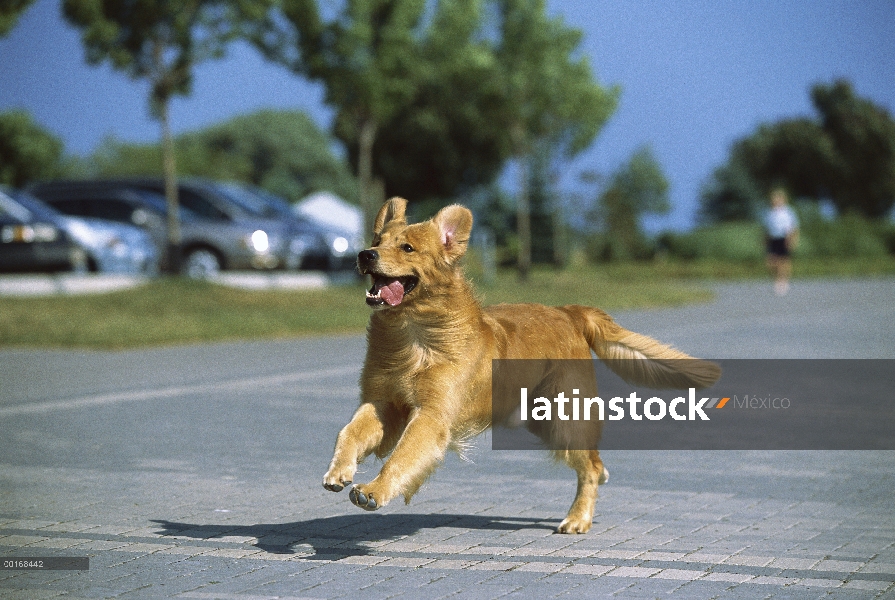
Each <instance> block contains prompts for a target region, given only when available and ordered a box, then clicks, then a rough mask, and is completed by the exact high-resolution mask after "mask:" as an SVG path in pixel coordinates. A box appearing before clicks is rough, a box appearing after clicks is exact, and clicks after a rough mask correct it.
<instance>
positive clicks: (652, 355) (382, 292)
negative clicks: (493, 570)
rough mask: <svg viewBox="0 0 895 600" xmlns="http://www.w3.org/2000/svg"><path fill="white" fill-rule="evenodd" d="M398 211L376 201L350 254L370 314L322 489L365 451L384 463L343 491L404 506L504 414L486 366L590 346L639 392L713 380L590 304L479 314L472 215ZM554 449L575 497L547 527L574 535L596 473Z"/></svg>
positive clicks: (570, 353)
mask: <svg viewBox="0 0 895 600" xmlns="http://www.w3.org/2000/svg"><path fill="white" fill-rule="evenodd" d="M406 206H407V201H406V200H404V199H402V198H392V199H391V200H388V201H387V202H386V203H385V204H384V205H383V207H382V209H381V210H380V211H379V214H378V216H377V217H376V221H375V225H374V228H373V234H374V235H373V240H372V246H371V247H370V248H369V249H367V250H364V251H362V252H361V253H360V254H359V255H358V259H357V264H358V269H359V270H360V271H361V273H363V274H365V275H370V276H371V278H372V287H371V288H370V290H369V291H368V292H367V294H366V301H367V304H368V305H369V306H370V307H372V309H373V312H372V315H371V317H370V324H369V327H368V331H367V341H368V347H367V355H366V360H365V362H364V367H363V372H362V375H361V380H360V387H361V403H360V407H359V408H358V409H357V411H356V412H355V414H354V417H353V418H352V419H351V421H350V422H349V423H348V425H346V426H345V427H344V428H343V429H342V431H341V432H340V433H339V435H338V439H337V441H336V447H335V452H334V455H333V459H332V463H331V464H330V467H329V470H328V471H327V472H326V475H324V477H323V486H324V487H325V488H326V489H327V490H330V491H333V492H339V491H341V490H342V489H344V488H345V487H347V486H349V485H351V483H352V481H353V480H354V475H355V472H356V471H357V466H358V463H359V462H361V461H363V460H364V459H365V458H366V457H367V456H369V455H370V454H375V455H376V456H377V457H379V458H381V459H384V464H383V466H382V469H381V471H380V472H379V475H377V476H376V477H375V478H374V479H373V480H372V481H370V482H369V483H360V484H355V485H354V486H353V487H352V488H351V490H350V494H349V496H350V499H351V501H352V502H353V503H354V504H355V505H357V506H359V507H361V508H363V509H366V510H376V509H377V508H380V507H382V506H385V505H386V504H388V503H389V502H390V501H391V500H392V499H394V498H395V497H396V496H399V495H401V496H403V497H404V500H405V502H408V503H409V502H410V499H411V498H412V497H413V495H414V494H415V493H416V492H417V490H419V488H420V486H421V485H422V484H423V483H424V482H425V481H426V479H427V478H428V477H429V475H430V474H431V473H432V472H433V471H434V470H435V468H436V467H437V466H438V464H439V463H440V462H441V461H442V460H443V458H444V456H445V452H446V451H447V450H448V449H450V448H452V447H454V448H456V447H457V446H462V444H463V443H464V442H465V441H467V440H468V439H470V438H471V437H473V436H475V435H477V434H479V433H481V432H483V431H484V430H486V429H487V428H488V427H490V426H491V424H492V419H493V415H496V414H500V415H508V414H510V413H511V412H512V407H511V406H503V405H501V406H497V400H496V399H495V406H494V407H493V410H492V363H491V361H492V359H501V358H505V359H527V358H555V359H587V360H590V359H591V358H592V354H591V351H593V352H594V353H596V355H597V357H598V358H600V359H603V360H605V361H607V364H608V365H609V366H610V368H612V369H613V370H614V371H616V372H618V374H619V375H620V376H622V378H623V379H625V380H626V381H629V382H630V383H634V384H639V385H647V386H650V387H663V386H664V387H674V388H681V389H684V388H687V387H696V388H702V387H707V386H709V385H711V384H712V383H714V382H715V381H716V380H717V379H718V377H719V376H720V369H719V368H718V367H717V365H715V364H713V363H710V362H706V361H700V360H695V359H691V357H689V356H687V355H686V354H684V353H682V352H679V351H677V350H674V349H672V348H670V347H668V346H665V345H663V344H661V343H659V342H657V341H655V340H653V339H651V338H649V337H646V336H643V335H640V334H637V333H633V332H630V331H627V330H626V329H623V328H622V327H620V326H619V325H617V324H616V323H615V322H614V321H613V320H612V318H611V317H609V316H608V315H607V314H606V313H604V312H603V311H601V310H599V309H596V308H589V307H586V306H563V307H558V308H553V307H547V306H543V305H539V304H504V305H497V306H491V307H488V308H482V306H481V305H480V304H479V302H478V300H477V299H476V296H475V294H474V293H473V290H472V287H471V284H470V282H469V281H468V280H467V279H466V277H465V275H464V273H463V269H462V267H461V265H460V262H461V260H460V259H461V258H462V257H463V255H464V254H465V253H466V250H467V246H468V243H469V236H470V232H471V230H472V220H473V219H472V213H471V212H470V211H469V210H468V209H466V208H464V207H463V206H460V205H452V206H448V207H446V208H444V209H442V210H441V211H439V212H438V214H436V215H435V216H434V217H433V218H432V219H430V220H428V221H425V222H422V223H417V224H408V223H407V220H406V217H405V210H406ZM632 359H637V360H632ZM681 359H690V360H681ZM529 375H530V376H532V377H542V376H543V374H529ZM535 384H536V383H535ZM593 391H594V392H595V382H594V390H593ZM592 427H594V429H593V430H591V431H587V432H585V433H586V434H587V435H593V436H596V437H599V433H600V427H602V421H599V420H597V421H595V424H594V425H593V426H592ZM536 433H537V434H538V435H541V436H542V437H544V436H548V437H549V436H551V435H553V434H551V433H550V432H546V433H545V432H536ZM594 447H595V446H594ZM554 454H555V456H556V457H557V458H558V459H561V460H563V461H564V462H566V463H567V464H568V465H569V466H570V467H571V468H572V469H574V470H575V471H576V473H577V475H578V489H577V493H576V495H575V499H574V501H573V502H572V507H571V508H570V509H569V513H568V515H567V516H566V518H565V519H564V520H563V521H562V523H561V524H560V525H559V527H558V529H557V531H558V532H560V533H585V532H587V531H588V530H589V529H590V527H591V524H592V520H593V514H594V504H595V502H596V499H597V487H598V485H599V484H601V483H604V482H605V481H606V479H607V478H608V471H607V470H606V468H605V467H604V466H603V462H602V461H601V460H600V454H599V451H597V450H554Z"/></svg>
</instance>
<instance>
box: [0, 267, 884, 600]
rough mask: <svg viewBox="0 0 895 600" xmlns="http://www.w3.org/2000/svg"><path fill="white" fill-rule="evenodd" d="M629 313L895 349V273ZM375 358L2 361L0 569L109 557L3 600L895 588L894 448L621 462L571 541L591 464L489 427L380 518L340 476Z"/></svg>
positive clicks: (801, 345) (295, 344)
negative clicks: (564, 460) (581, 475)
mask: <svg viewBox="0 0 895 600" xmlns="http://www.w3.org/2000/svg"><path fill="white" fill-rule="evenodd" d="M296 309H297V310H300V307H297V308H296ZM615 316H616V318H617V320H618V321H619V322H621V323H622V324H623V325H624V326H626V327H628V328H630V329H632V330H635V331H639V332H642V333H646V334H649V335H653V336H655V337H657V338H658V339H661V340H662V341H665V342H668V343H672V344H674V345H676V346H677V347H679V348H681V349H683V350H685V351H687V352H689V353H691V354H694V355H699V356H703V357H709V358H895V281H893V280H891V279H885V280H861V281H837V282H799V281H797V282H796V284H795V285H794V286H793V288H792V290H791V292H790V294H789V295H788V296H786V297H782V298H779V297H776V296H774V295H773V294H772V292H771V289H770V285H769V284H766V283H737V284H730V285H722V286H718V299H717V300H716V301H715V302H712V303H710V304H705V305H698V306H690V307H685V308H679V309H669V310H654V311H638V312H621V313H617V314H616V315H615ZM364 347H365V341H364V339H363V338H362V337H358V336H355V337H331V338H317V339H305V340H289V341H270V342H245V343H232V344H217V345H205V346H189V347H176V348H162V349H151V350H139V351H127V352H85V351H36V350H4V351H0V560H8V559H9V558H10V557H62V556H66V557H71V556H76V557H89V570H52V571H49V570H47V571H22V570H11V569H0V597H2V598H52V597H61V598H222V599H234V600H257V599H260V598H318V599H321V598H337V597H344V596H351V597H357V596H362V597H363V598H365V599H371V598H389V597H409V598H438V597H447V596H452V595H454V596H456V597H463V598H499V597H501V598H502V597H507V598H513V597H524V598H543V597H555V596H567V595H574V596H575V597H577V598H592V597H619V598H657V597H662V598H664V597H666V596H669V597H671V598H712V597H719V598H765V597H773V598H856V599H857V598H871V597H881V598H895V502H893V501H892V498H893V495H895V477H893V471H895V467H893V464H895V463H893V458H895V455H893V453H892V452H884V451H874V452H855V451H851V452H849V451H841V452H820V451H776V452H770V451H736V452H733V451H727V452H707V451H702V452H700V451H674V452H656V451H654V452H648V451H611V452H605V453H604V460H605V461H606V464H607V466H608V467H609V469H610V471H611V473H612V477H611V480H610V482H609V483H608V484H607V485H606V486H605V487H601V498H600V500H599V501H598V504H597V515H596V518H595V524H594V528H593V530H592V531H591V532H590V533H589V534H587V535H583V536H562V535H556V534H553V533H552V531H553V529H554V528H555V526H556V525H557V524H558V523H559V521H560V520H561V518H562V517H563V516H564V515H565V512H566V510H567V509H568V506H569V504H570V502H571V498H572V496H573V494H574V488H575V482H574V474H573V473H572V472H571V471H570V470H568V469H567V468H565V467H563V466H555V465H552V464H551V463H550V462H549V460H548V459H547V458H546V456H545V455H544V454H543V453H540V452H509V451H504V452H498V451H492V450H490V441H489V437H488V436H484V437H483V438H481V439H480V440H479V442H478V443H477V446H476V448H475V449H474V450H472V451H471V453H470V456H469V458H470V459H471V461H472V463H468V462H464V461H461V460H459V459H458V458H457V457H456V456H455V455H450V456H449V457H448V460H447V461H446V464H445V465H444V466H443V467H442V468H441V469H440V470H439V471H438V472H437V473H436V475H435V476H434V477H433V478H432V480H430V482H429V483H428V484H426V486H424V487H423V488H422V490H421V491H420V493H419V494H418V495H417V496H416V497H415V498H414V499H413V502H412V503H411V504H410V505H409V506H404V505H403V504H401V503H400V502H395V503H393V504H391V505H389V506H387V507H385V508H384V509H382V510H380V511H377V512H376V513H366V512H363V511H360V510H359V509H357V508H355V507H354V506H353V505H351V503H350V502H349V501H348V498H347V494H346V493H345V492H342V493H341V494H338V495H337V494H332V493H331V492H327V491H325V490H324V489H323V487H322V486H321V483H320V482H321V479H322V475H323V473H324V472H325V470H326V468H327V465H328V462H329V458H330V453H331V451H332V446H333V443H334V440H335V436H336V433H337V432H338V430H339V429H340V428H341V426H342V425H343V424H344V423H345V422H346V421H347V419H348V418H349V417H350V415H351V413H352V412H353V410H354V408H355V406H356V403H357V385H356V383H357V377H358V373H359V364H360V361H361V359H362V357H363V352H364ZM893 382H895V376H893ZM377 469H378V464H377V463H375V462H370V463H368V464H367V465H363V466H362V467H361V473H359V475H358V477H357V479H358V481H365V480H368V479H369V478H371V477H372V476H373V475H374V474H375V472H376V471H377ZM0 564H2V563H0Z"/></svg>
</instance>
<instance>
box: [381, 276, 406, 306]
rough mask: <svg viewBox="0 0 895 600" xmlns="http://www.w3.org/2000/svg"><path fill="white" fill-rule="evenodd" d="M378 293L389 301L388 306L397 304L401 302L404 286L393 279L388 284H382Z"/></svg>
mask: <svg viewBox="0 0 895 600" xmlns="http://www.w3.org/2000/svg"><path fill="white" fill-rule="evenodd" d="M380 295H381V296H382V299H383V300H385V301H386V302H388V303H389V306H398V305H399V304H401V300H403V299H404V286H403V285H401V282H400V281H398V280H397V279H395V280H394V281H392V282H391V283H389V284H388V285H384V286H382V291H381V292H380Z"/></svg>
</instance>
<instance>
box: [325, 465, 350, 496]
mask: <svg viewBox="0 0 895 600" xmlns="http://www.w3.org/2000/svg"><path fill="white" fill-rule="evenodd" d="M351 477H352V475H351V474H350V473H349V472H348V470H347V469H346V470H342V471H341V472H339V471H338V470H334V469H330V470H329V471H327V473H326V475H324V476H323V487H325V488H326V489H328V490H329V491H331V492H341V491H342V490H344V489H345V488H346V487H348V486H349V485H351Z"/></svg>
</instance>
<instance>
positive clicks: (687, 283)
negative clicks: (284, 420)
mask: <svg viewBox="0 0 895 600" xmlns="http://www.w3.org/2000/svg"><path fill="white" fill-rule="evenodd" d="M794 265H795V266H794V271H795V277H796V278H798V277H828V276H869V275H895V258H893V257H890V256H886V257H881V258H874V259H861V260H856V259H852V260H844V259H808V258H805V259H798V258H797V259H796V260H795V261H794ZM469 270H470V274H471V277H472V279H473V281H474V282H475V283H476V289H477V290H478V292H479V296H480V298H481V299H482V301H483V303H484V304H496V303H499V302H540V303H543V304H550V305H562V304H587V305H591V306H598V307H600V308H603V309H605V310H607V311H610V312H611V311H613V310H619V309H628V308H651V307H662V306H677V305H682V304H688V303H693V302H704V301H707V300H709V299H711V297H712V293H711V291H710V290H709V289H708V288H707V286H706V285H705V281H706V280H732V279H744V278H767V277H768V275H767V272H766V270H765V268H764V265H763V264H762V263H761V262H760V261H758V262H756V261H751V262H730V261H728V262H719V261H690V262H680V261H665V262H661V261H657V262H653V263H628V264H623V263H610V264H606V265H599V266H589V267H581V268H573V269H566V270H563V271H553V270H550V269H544V268H538V269H535V270H534V271H533V272H532V274H531V278H530V280H529V281H528V282H526V283H524V284H523V283H520V282H519V281H518V280H517V278H516V275H515V273H514V272H513V271H501V272H499V273H498V275H497V277H496V278H495V280H494V281H491V282H485V281H484V278H483V277H482V274H481V273H480V272H478V270H477V269H476V268H475V265H474V261H473V264H471V265H470V269H469ZM368 318H369V309H368V308H367V306H366V304H365V303H364V286H363V285H362V284H361V283H358V284H355V285H347V286H339V287H332V288H329V289H325V290H314V291H248V290H240V289H233V288H227V287H223V286H218V285H213V284H210V283H204V282H197V281H189V280H183V279H179V278H162V279H159V280H156V281H153V282H151V283H149V284H148V285H145V286H142V287H139V288H135V289H130V290H126V291H120V292H115V293H110V294H101V295H87V296H57V297H45V298H14V297H0V347H41V348H97V349H119V348H134V347H145V346H162V345H171V344H188V343H197V342H211V341H221V340H239V339H270V338H288V337H297V336H307V335H324V334H344V333H360V332H362V331H363V330H364V327H365V326H366V323H367V319H368Z"/></svg>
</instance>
